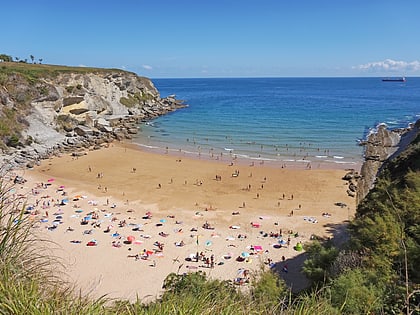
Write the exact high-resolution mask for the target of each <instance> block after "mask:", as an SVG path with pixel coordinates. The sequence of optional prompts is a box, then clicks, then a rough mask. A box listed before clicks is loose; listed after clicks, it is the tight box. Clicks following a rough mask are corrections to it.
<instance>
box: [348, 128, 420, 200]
mask: <svg viewBox="0 0 420 315" xmlns="http://www.w3.org/2000/svg"><path fill="white" fill-rule="evenodd" d="M419 134H420V120H418V121H417V122H416V123H415V124H412V125H410V126H409V127H408V128H403V129H394V130H389V129H387V127H386V126H385V125H379V126H378V128H377V130H376V131H374V132H372V133H370V134H369V136H368V138H367V140H365V141H363V142H362V143H361V144H362V145H364V146H365V153H364V163H363V165H362V168H361V170H360V175H361V176H360V177H359V178H358V181H357V194H356V203H357V204H359V203H360V202H361V201H362V200H363V199H364V198H365V196H366V195H367V194H368V192H369V191H370V190H371V189H372V188H373V187H374V185H375V180H376V178H377V176H378V175H379V173H380V171H381V170H382V168H383V166H384V165H385V164H386V162H387V161H391V160H393V159H394V158H395V157H397V156H398V155H399V154H400V153H401V152H403V151H404V150H405V149H406V148H407V146H408V145H409V144H410V143H411V142H412V141H413V139H415V138H416V137H417V136H418V135H419Z"/></svg>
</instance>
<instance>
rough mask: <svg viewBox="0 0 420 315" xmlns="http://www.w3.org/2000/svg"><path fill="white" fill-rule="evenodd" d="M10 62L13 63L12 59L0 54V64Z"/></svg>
mask: <svg viewBox="0 0 420 315" xmlns="http://www.w3.org/2000/svg"><path fill="white" fill-rule="evenodd" d="M2 61H3V62H12V61H13V57H12V56H9V55H6V54H0V62H2Z"/></svg>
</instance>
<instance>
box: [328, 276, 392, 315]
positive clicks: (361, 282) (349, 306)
mask: <svg viewBox="0 0 420 315" xmlns="http://www.w3.org/2000/svg"><path fill="white" fill-rule="evenodd" d="M375 280H376V277H375V275H372V274H370V272H369V271H365V270H362V269H355V270H348V271H346V272H345V273H343V274H342V275H340V276H339V277H338V278H336V279H334V280H333V281H332V284H331V288H330V291H331V302H332V305H333V306H334V307H336V308H340V310H341V312H342V314H371V313H377V312H380V310H381V307H382V305H383V301H382V296H383V291H384V289H383V288H382V287H381V286H380V283H379V284H378V283H377V282H375Z"/></svg>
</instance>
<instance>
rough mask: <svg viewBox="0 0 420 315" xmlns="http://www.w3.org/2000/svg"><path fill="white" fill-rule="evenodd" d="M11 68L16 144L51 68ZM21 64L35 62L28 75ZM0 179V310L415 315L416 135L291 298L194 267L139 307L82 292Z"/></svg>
mask: <svg viewBox="0 0 420 315" xmlns="http://www.w3.org/2000/svg"><path fill="white" fill-rule="evenodd" d="M3 66H4V67H5V68H3ZM15 66H20V64H19V63H13V65H10V68H9V64H8V63H0V83H1V86H2V87H4V88H6V89H7V90H8V92H10V91H9V90H13V89H16V91H15V94H13V95H16V99H17V100H21V102H19V101H18V102H15V103H14V104H15V105H14V106H13V107H12V108H10V107H8V102H7V100H5V99H0V101H1V103H2V104H3V106H2V108H1V110H2V112H1V115H0V116H1V117H3V118H0V136H1V137H2V138H3V139H4V140H5V141H12V142H15V143H19V141H20V139H19V136H18V134H19V132H20V131H21V129H22V128H24V126H25V120H24V119H22V118H20V117H24V115H23V114H24V113H26V111H27V110H29V107H28V106H29V105H30V104H29V103H28V101H27V100H28V99H32V98H33V97H42V96H43V95H44V96H45V94H43V93H49V92H48V90H47V91H44V92H42V91H43V89H42V87H43V85H42V83H40V85H37V84H38V81H37V80H38V78H39V77H37V73H39V71H41V70H40V69H41V68H42V69H44V71H52V72H51V73H52V74H51V75H53V73H55V72H54V71H53V70H46V69H47V68H48V67H49V66H46V67H47V68H43V67H44V66H43V65H42V67H41V65H25V68H22V69H26V70H22V71H23V72H24V73H20V72H19V71H18V70H16V67H15ZM27 66H31V67H32V66H34V67H35V68H33V69H34V72H31V71H30V70H29V69H30V68H27ZM36 67H41V68H36ZM13 69H14V70H13ZM77 69H78V70H80V71H84V70H85V69H86V68H81V69H80V68H77ZM8 71H9V72H8ZM25 71H26V72H25ZM27 71H30V73H27ZM37 71H38V72H37ZM3 74H6V75H5V76H2V75H3ZM42 75H45V73H44V74H42ZM2 78H3V79H2ZM4 78H6V79H4ZM1 80H3V81H1ZM13 80H17V82H21V81H20V80H22V82H25V84H24V86H25V89H23V90H20V89H18V88H17V87H18V86H19V84H16V81H15V82H14V81H13ZM28 82H30V83H31V84H28ZM76 89H77V86H76ZM0 92H1V91H0ZM1 95H2V94H1V93H0V96H1ZM16 104H20V105H19V106H16ZM9 144H10V143H9ZM0 175H1V177H0V178H1V181H0V201H1V202H0V313H1V314H419V313H420V270H419V269H418V268H417V264H418V262H419V261H420V134H417V136H416V137H414V140H413V141H412V142H411V143H410V144H409V145H408V146H407V148H406V149H405V150H404V151H402V152H401V153H400V154H399V155H398V156H397V157H395V158H393V159H392V160H390V161H387V162H386V164H385V165H384V167H383V169H382V171H381V174H380V176H379V177H378V178H377V180H376V184H375V187H374V188H373V189H372V190H371V191H370V192H369V193H368V194H367V196H366V197H365V199H364V200H363V201H362V202H361V203H360V204H359V206H358V209H357V213H356V216H355V218H354V219H353V220H352V221H351V222H350V228H349V232H350V241H349V242H347V243H346V244H345V245H344V246H341V247H340V248H338V247H336V246H334V244H335V243H334V240H325V241H323V240H319V241H314V242H313V243H312V245H310V246H309V247H308V248H306V251H307V253H308V259H307V261H306V262H305V266H304V271H305V273H306V274H307V275H308V276H309V277H310V278H311V279H312V280H313V284H314V285H313V288H311V289H310V290H307V291H305V292H301V293H299V294H296V295H293V294H292V293H291V292H290V291H289V290H288V289H287V288H286V286H285V284H284V283H283V282H282V281H280V280H279V278H278V277H277V275H276V274H274V273H273V272H271V271H270V270H261V273H260V274H259V275H257V276H256V277H255V279H254V280H253V281H252V282H251V283H250V285H249V287H248V289H249V290H247V291H241V290H239V289H238V287H236V286H235V285H234V284H232V283H230V282H226V281H219V280H210V279H207V278H206V276H205V274H202V273H192V274H188V275H180V274H171V275H169V276H168V277H167V279H166V281H165V288H166V289H165V290H166V291H165V293H164V294H163V296H162V297H161V298H160V299H158V300H156V301H153V302H150V303H147V304H143V303H142V301H138V302H136V303H129V302H128V301H111V300H108V299H107V298H106V297H104V298H101V299H91V298H89V297H85V296H80V295H79V294H78V293H77V291H76V290H74V289H73V288H72V287H71V285H70V284H67V283H63V282H62V280H61V279H59V278H58V277H57V275H56V274H55V272H54V266H55V264H58V263H59V262H58V261H57V262H54V261H51V257H50V256H48V255H46V254H45V252H43V251H42V247H40V246H39V245H40V244H42V242H43V241H42V240H39V239H37V238H36V236H35V235H34V234H32V232H31V231H32V230H31V229H30V228H31V224H32V223H31V222H30V221H29V220H28V219H27V218H26V216H25V215H24V212H25V205H24V204H23V203H22V200H21V199H16V198H17V197H16V195H13V187H12V184H11V183H12V182H13V181H11V180H10V178H8V177H7V173H4V172H1V174H0ZM35 245H36V246H35Z"/></svg>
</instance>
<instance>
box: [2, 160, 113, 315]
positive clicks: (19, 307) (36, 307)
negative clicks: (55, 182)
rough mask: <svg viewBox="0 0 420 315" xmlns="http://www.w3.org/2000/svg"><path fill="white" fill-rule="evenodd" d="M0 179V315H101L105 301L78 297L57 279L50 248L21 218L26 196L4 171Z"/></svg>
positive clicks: (28, 218) (103, 299)
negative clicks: (48, 249) (48, 248)
mask: <svg viewBox="0 0 420 315" xmlns="http://www.w3.org/2000/svg"><path fill="white" fill-rule="evenodd" d="M0 178H1V179H0V314H103V313H104V312H103V310H104V307H105V306H104V305H105V303H106V302H107V301H106V299H105V298H102V299H98V300H96V301H92V300H89V299H87V298H85V297H82V296H80V295H79V296H78V295H76V294H75V292H76V291H75V290H73V289H72V287H71V286H70V285H69V284H68V283H65V282H63V281H62V279H60V278H59V277H58V275H57V272H56V270H58V267H59V261H58V259H55V258H53V257H51V255H49V254H48V251H46V248H47V247H49V246H51V244H48V241H46V240H43V239H41V238H39V237H37V235H36V234H35V233H34V228H33V226H34V222H33V221H32V220H31V219H30V217H29V216H28V215H26V214H25V207H26V196H24V195H21V194H19V188H18V187H17V186H16V185H15V184H14V183H13V176H11V174H10V173H8V172H7V171H6V170H4V168H3V169H2V170H0Z"/></svg>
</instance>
